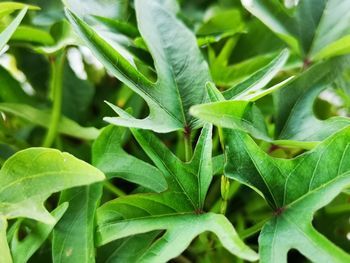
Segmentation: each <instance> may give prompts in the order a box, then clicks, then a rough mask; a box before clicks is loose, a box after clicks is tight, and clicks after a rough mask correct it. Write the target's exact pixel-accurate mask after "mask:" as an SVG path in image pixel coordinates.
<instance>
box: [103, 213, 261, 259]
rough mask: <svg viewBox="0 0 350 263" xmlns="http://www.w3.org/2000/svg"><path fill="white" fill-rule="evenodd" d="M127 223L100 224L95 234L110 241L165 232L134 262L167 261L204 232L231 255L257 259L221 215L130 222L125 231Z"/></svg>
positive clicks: (185, 215)
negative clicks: (210, 233)
mask: <svg viewBox="0 0 350 263" xmlns="http://www.w3.org/2000/svg"><path fill="white" fill-rule="evenodd" d="M129 224H130V221H129V220H124V221H123V222H116V223H111V224H107V225H106V226H104V225H102V226H100V227H99V229H98V231H99V232H98V234H100V235H103V236H104V238H106V239H107V240H108V239H112V240H114V239H116V238H122V237H125V236H129V235H132V234H140V233H145V232H149V231H152V230H166V232H165V234H164V235H163V236H162V237H161V238H159V239H158V240H157V241H156V242H154V243H153V244H152V245H151V246H150V247H149V249H147V250H146V251H145V252H144V253H143V254H141V255H139V258H137V261H138V262H167V261H168V260H169V259H171V258H174V257H176V256H178V255H179V253H181V252H182V251H184V250H185V249H186V248H187V247H188V246H189V245H190V243H191V241H192V240H193V239H194V238H195V237H196V236H198V235H199V234H201V233H203V232H207V231H210V232H213V233H214V234H215V235H216V236H217V237H218V238H219V240H220V242H221V243H222V245H223V246H224V247H225V248H226V249H227V250H228V251H230V252H231V253H232V254H235V255H237V256H239V257H242V258H244V259H246V260H249V261H255V260H257V259H258V257H257V255H256V254H255V253H254V251H252V250H250V249H249V248H248V247H246V246H245V245H244V243H243V241H242V240H241V239H240V238H239V236H238V235H237V233H236V231H235V230H234V228H233V227H232V225H231V223H230V222H229V221H228V220H227V218H226V217H225V216H223V215H219V214H214V213H206V214H202V215H195V214H193V213H189V214H177V215H176V214H173V215H172V214H170V215H164V216H157V217H154V218H152V217H147V218H144V219H141V218H140V219H136V220H135V219H134V222H133V223H132V228H129ZM107 240H106V241H107Z"/></svg>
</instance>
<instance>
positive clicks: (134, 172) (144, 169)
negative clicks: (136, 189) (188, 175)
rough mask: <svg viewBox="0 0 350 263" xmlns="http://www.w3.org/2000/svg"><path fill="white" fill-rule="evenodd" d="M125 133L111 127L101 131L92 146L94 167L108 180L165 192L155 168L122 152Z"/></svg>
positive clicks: (158, 172) (122, 129)
mask: <svg viewBox="0 0 350 263" xmlns="http://www.w3.org/2000/svg"><path fill="white" fill-rule="evenodd" d="M125 131H126V129H125V128H123V127H116V126H112V125H110V126H108V127H106V128H104V129H103V130H102V132H101V134H100V136H99V137H98V138H97V140H96V141H95V142H94V144H93V149H92V158H93V164H94V166H95V167H97V168H98V169H100V170H101V171H102V172H103V173H104V174H105V175H106V177H107V178H108V179H111V178H114V177H117V178H122V179H124V180H127V181H129V182H132V183H135V184H138V185H141V186H143V187H146V188H147V189H150V190H152V191H155V192H162V191H164V190H166V188H167V185H166V181H165V179H164V177H163V175H162V173H161V172H160V171H159V170H158V169H157V168H155V167H154V166H152V165H150V164H148V163H146V162H144V161H141V160H139V159H137V158H136V157H134V156H132V155H130V154H128V153H127V152H125V151H124V149H123V148H122V146H123V138H124V134H125Z"/></svg>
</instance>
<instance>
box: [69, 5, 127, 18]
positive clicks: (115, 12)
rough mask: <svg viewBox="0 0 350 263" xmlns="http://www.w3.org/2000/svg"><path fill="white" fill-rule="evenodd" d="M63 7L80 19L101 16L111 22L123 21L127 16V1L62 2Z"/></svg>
mask: <svg viewBox="0 0 350 263" xmlns="http://www.w3.org/2000/svg"><path fill="white" fill-rule="evenodd" d="M64 2H65V5H66V6H67V7H68V8H69V9H70V10H72V11H73V12H74V13H75V14H76V15H78V16H79V17H82V18H84V19H85V18H90V19H91V17H92V16H103V17H107V18H110V19H113V20H116V19H125V18H126V17H127V15H128V12H127V11H128V3H129V0H119V1H114V0H99V1H96V0H86V1H84V2H82V1H79V0H64Z"/></svg>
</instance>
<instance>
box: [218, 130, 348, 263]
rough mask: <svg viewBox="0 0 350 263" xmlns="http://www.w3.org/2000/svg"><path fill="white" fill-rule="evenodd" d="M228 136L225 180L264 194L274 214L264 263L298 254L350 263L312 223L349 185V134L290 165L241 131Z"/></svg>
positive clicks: (265, 233)
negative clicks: (241, 184)
mask: <svg viewBox="0 0 350 263" xmlns="http://www.w3.org/2000/svg"><path fill="white" fill-rule="evenodd" d="M223 134H224V135H223V137H224V143H225V145H226V152H225V155H226V160H227V162H226V164H225V175H226V176H228V177H229V178H232V179H235V180H238V181H239V182H241V183H243V184H246V185H248V186H250V187H251V188H253V189H254V190H256V191H257V192H259V193H260V194H261V195H262V196H263V197H264V198H265V199H266V201H267V202H268V204H269V205H270V206H271V208H272V209H273V210H274V216H273V218H272V219H271V220H270V221H269V222H268V223H266V225H265V226H264V227H263V229H262V232H261V234H260V237H259V246H260V254H261V262H286V258H287V253H288V251H289V250H290V249H293V248H294V249H297V250H299V251H300V252H301V253H302V254H303V255H305V256H306V257H308V258H309V259H310V260H312V261H315V262H347V261H349V259H350V255H348V254H346V253H345V252H344V251H343V250H341V249H340V248H338V247H336V246H335V245H334V244H333V243H332V242H331V241H329V240H328V239H327V238H325V237H324V236H322V235H321V234H320V233H318V232H317V231H316V230H315V229H314V228H313V227H312V224H311V222H312V217H313V214H314V213H315V212H316V211H317V210H318V209H320V208H322V207H323V206H325V205H327V204H328V203H329V202H330V201H332V199H333V198H335V197H336V196H337V195H338V194H339V193H340V192H341V191H342V189H343V188H345V187H347V186H349V185H350V176H349V174H350V173H349V172H350V166H349V165H348V164H349V162H348V159H349V158H350V154H349V153H350V152H349V143H348V142H349V139H350V129H349V128H344V129H343V130H341V131H339V132H338V133H336V134H335V135H332V136H331V137H329V138H328V139H327V140H325V141H324V142H322V143H321V144H319V145H318V146H317V147H316V148H315V149H314V150H312V151H309V152H307V153H305V154H302V155H300V156H298V157H296V158H294V159H290V160H284V159H277V158H273V157H270V156H268V155H267V154H266V153H265V152H264V151H262V150H261V149H260V148H259V147H258V146H257V145H256V144H255V142H254V141H253V140H252V139H251V138H250V137H249V136H248V135H247V134H246V133H243V132H241V131H232V130H227V129H224V132H223ZM349 160H350V159H349Z"/></svg>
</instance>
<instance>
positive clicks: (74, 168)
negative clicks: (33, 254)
mask: <svg viewBox="0 0 350 263" xmlns="http://www.w3.org/2000/svg"><path fill="white" fill-rule="evenodd" d="M0 179H1V186H0V216H1V217H4V218H8V219H10V218H15V217H27V218H32V219H35V220H38V221H41V222H44V223H54V222H55V220H54V218H53V217H52V216H51V215H50V214H49V213H48V212H47V210H46V208H45V207H44V206H43V202H44V201H45V200H46V199H47V198H48V197H49V196H50V195H51V194H52V193H55V192H59V191H62V190H64V189H67V188H71V187H75V186H81V185H86V184H91V183H94V182H98V181H102V180H103V179H104V175H103V173H102V172H100V171H99V170H97V169H96V168H94V167H92V166H90V165H89V164H87V163H85V162H83V161H81V160H79V159H77V158H75V157H74V156H72V155H70V154H68V153H62V152H60V151H58V150H54V149H45V148H29V149H26V150H23V151H20V152H17V153H16V154H14V155H13V156H11V157H10V158H9V159H8V160H7V161H6V162H5V163H4V165H3V167H2V169H1V171H0Z"/></svg>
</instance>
